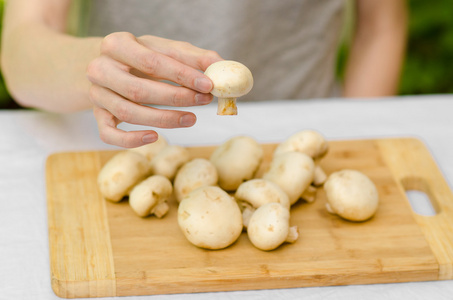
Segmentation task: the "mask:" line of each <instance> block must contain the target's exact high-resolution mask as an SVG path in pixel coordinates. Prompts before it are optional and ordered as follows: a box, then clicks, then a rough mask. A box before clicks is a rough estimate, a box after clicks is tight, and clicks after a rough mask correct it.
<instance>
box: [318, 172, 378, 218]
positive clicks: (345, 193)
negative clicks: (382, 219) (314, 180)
mask: <svg viewBox="0 0 453 300" xmlns="http://www.w3.org/2000/svg"><path fill="white" fill-rule="evenodd" d="M324 190H325V192H326V197H327V204H326V208H327V210H328V211H329V212H330V213H333V214H337V215H339V216H340V217H342V218H344V219H346V220H350V221H365V220H367V219H369V218H371V217H372V216H373V215H374V214H375V213H376V211H377V208H378V204H379V195H378V192H377V189H376V186H375V185H374V183H373V182H372V181H371V180H370V179H369V178H368V177H367V176H366V175H365V174H363V173H362V172H359V171H357V170H350V169H344V170H340V171H337V172H334V173H332V174H330V175H329V177H328V178H327V180H326V182H325V183H324Z"/></svg>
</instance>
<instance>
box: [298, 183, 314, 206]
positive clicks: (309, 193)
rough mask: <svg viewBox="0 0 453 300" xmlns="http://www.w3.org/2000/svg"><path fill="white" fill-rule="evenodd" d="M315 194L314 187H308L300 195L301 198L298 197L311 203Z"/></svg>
mask: <svg viewBox="0 0 453 300" xmlns="http://www.w3.org/2000/svg"><path fill="white" fill-rule="evenodd" d="M316 192H317V189H316V188H315V187H314V186H312V185H309V186H308V187H307V189H306V190H305V191H304V192H303V193H302V196H300V197H301V198H302V199H304V200H305V201H307V202H309V203H312V202H314V201H315V200H316Z"/></svg>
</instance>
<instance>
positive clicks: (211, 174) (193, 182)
mask: <svg viewBox="0 0 453 300" xmlns="http://www.w3.org/2000/svg"><path fill="white" fill-rule="evenodd" d="M218 179H219V176H218V174H217V169H216V168H215V166H214V165H213V164H212V162H211V161H209V160H208V159H205V158H194V159H192V160H190V161H188V162H187V163H185V164H184V165H183V166H182V167H181V168H180V169H179V171H178V173H176V176H175V180H174V183H173V185H174V191H175V196H176V200H177V201H178V202H181V200H182V198H183V197H184V196H186V195H187V194H189V193H190V192H191V191H193V190H194V189H196V188H199V187H201V186H206V185H216V184H217V181H218Z"/></svg>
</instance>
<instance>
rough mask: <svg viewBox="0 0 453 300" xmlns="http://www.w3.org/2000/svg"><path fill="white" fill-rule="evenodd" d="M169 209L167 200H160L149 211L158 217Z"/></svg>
mask: <svg viewBox="0 0 453 300" xmlns="http://www.w3.org/2000/svg"><path fill="white" fill-rule="evenodd" d="M169 209H170V207H169V206H168V204H167V202H162V203H159V204H157V206H156V207H155V208H154V210H153V211H152V212H151V213H152V214H154V215H155V216H156V217H158V218H159V219H160V218H162V217H163V216H165V215H166V214H167V212H168V210H169Z"/></svg>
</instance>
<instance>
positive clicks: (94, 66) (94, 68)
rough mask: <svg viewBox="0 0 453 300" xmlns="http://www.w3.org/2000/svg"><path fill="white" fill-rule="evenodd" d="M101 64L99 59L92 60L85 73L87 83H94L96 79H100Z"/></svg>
mask: <svg viewBox="0 0 453 300" xmlns="http://www.w3.org/2000/svg"><path fill="white" fill-rule="evenodd" d="M101 69H102V67H101V62H100V59H94V60H92V61H91V62H90V63H89V64H88V66H87V68H86V71H85V74H86V77H87V78H88V80H89V81H91V82H94V81H96V80H97V79H98V78H100V77H101V74H102V71H101Z"/></svg>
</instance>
